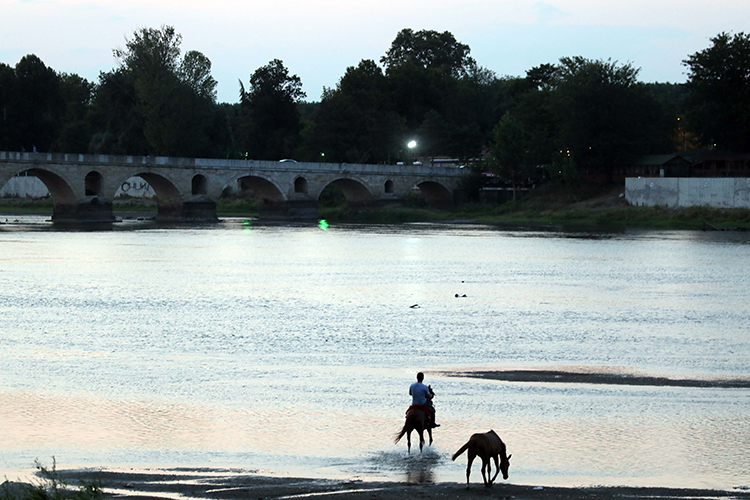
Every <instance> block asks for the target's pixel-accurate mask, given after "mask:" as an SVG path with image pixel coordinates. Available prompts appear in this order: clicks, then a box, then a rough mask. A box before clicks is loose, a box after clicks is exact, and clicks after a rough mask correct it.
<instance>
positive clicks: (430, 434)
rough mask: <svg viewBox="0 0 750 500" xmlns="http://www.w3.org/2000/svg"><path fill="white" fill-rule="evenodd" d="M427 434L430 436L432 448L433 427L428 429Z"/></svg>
mask: <svg viewBox="0 0 750 500" xmlns="http://www.w3.org/2000/svg"><path fill="white" fill-rule="evenodd" d="M427 434H429V436H430V446H432V427H428V428H427Z"/></svg>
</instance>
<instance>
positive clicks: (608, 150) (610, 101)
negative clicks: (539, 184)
mask: <svg viewBox="0 0 750 500" xmlns="http://www.w3.org/2000/svg"><path fill="white" fill-rule="evenodd" d="M637 75H638V69H636V68H634V67H633V66H632V65H630V64H624V65H618V64H617V63H615V62H612V61H609V60H608V61H602V60H590V59H585V58H582V57H572V58H569V57H565V58H562V59H560V63H559V64H557V65H541V66H538V67H536V68H532V69H531V70H529V71H528V72H527V75H526V78H525V79H523V80H522V81H518V82H517V83H516V84H515V89H513V91H512V93H513V101H514V102H513V105H512V106H511V109H510V111H509V113H508V115H506V116H505V117H504V118H503V119H502V120H501V121H500V122H499V123H498V126H497V127H496V128H495V137H494V139H495V140H494V147H493V153H494V155H493V156H494V159H495V163H496V168H497V169H498V171H500V172H501V173H503V175H505V176H506V178H509V179H512V178H514V176H516V175H517V174H518V173H519V172H520V173H521V175H523V176H525V175H527V174H528V173H529V172H532V173H538V172H539V169H538V168H537V167H539V166H542V165H544V166H547V167H548V170H549V172H550V174H551V175H552V176H553V177H557V178H564V179H567V180H572V179H577V178H578V177H579V174H587V175H588V176H589V177H590V178H592V179H593V178H598V179H599V180H602V181H608V180H611V178H612V174H613V171H614V169H615V167H617V166H620V165H625V164H627V163H628V162H630V161H631V160H632V159H634V158H635V157H637V156H639V155H644V154H652V153H663V152H668V151H671V150H672V145H671V143H670V123H671V122H670V120H669V119H668V116H667V113H666V111H665V108H664V107H663V106H662V105H661V104H660V103H659V102H657V100H656V99H655V98H654V97H653V94H652V93H651V92H649V91H648V89H647V88H646V87H645V85H643V84H642V83H639V82H638V79H637Z"/></svg>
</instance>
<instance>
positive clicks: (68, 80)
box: [55, 73, 95, 153]
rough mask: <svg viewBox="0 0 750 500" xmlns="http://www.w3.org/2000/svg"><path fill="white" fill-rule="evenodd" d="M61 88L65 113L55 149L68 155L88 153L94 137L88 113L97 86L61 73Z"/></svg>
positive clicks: (75, 76)
mask: <svg viewBox="0 0 750 500" xmlns="http://www.w3.org/2000/svg"><path fill="white" fill-rule="evenodd" d="M60 87H61V90H62V95H63V99H64V101H65V112H64V114H63V118H62V129H61V131H60V134H59V136H58V137H57V140H56V141H55V149H56V150H57V151H64V152H68V153H87V152H88V148H89V144H90V142H91V136H92V133H91V127H90V125H89V122H88V113H89V109H90V107H91V103H92V99H93V96H94V90H95V85H94V84H93V83H91V82H89V81H88V80H86V79H85V78H82V77H80V76H78V75H76V74H70V73H61V74H60Z"/></svg>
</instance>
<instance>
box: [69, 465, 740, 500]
mask: <svg viewBox="0 0 750 500" xmlns="http://www.w3.org/2000/svg"><path fill="white" fill-rule="evenodd" d="M57 472H58V474H59V477H60V478H61V479H62V480H63V481H65V482H66V483H67V484H69V485H77V484H79V482H80V481H97V482H98V483H99V485H100V486H101V487H102V489H103V490H104V492H105V496H106V497H107V498H121V499H129V498H133V499H137V500H147V499H164V498H167V499H177V498H183V499H190V498H209V499H216V500H234V499H253V500H255V499H258V500H263V499H269V500H270V499H279V500H281V499H292V498H308V497H309V498H317V497H322V498H327V497H330V498H335V499H350V498H351V499H373V498H378V499H385V500H414V499H417V498H462V499H472V498H502V499H514V500H547V499H555V500H567V499H571V500H573V499H583V500H589V499H591V500H594V499H597V500H620V499H628V500H629V499H641V498H643V499H659V500H662V499H678V500H680V499H685V500H693V499H723V498H727V499H732V498H733V499H739V500H750V491H748V490H734V491H714V490H694V489H673V488H629V487H596V488H547V487H544V488H542V487H534V486H518V485H513V484H508V483H504V482H501V483H498V484H496V485H494V486H492V487H491V488H485V487H484V486H482V484H481V474H479V482H474V481H476V479H477V478H476V477H475V475H474V474H472V480H473V481H472V484H471V488H470V489H469V490H467V489H466V485H465V484H459V483H437V484H433V483H421V484H410V483H399V482H362V481H336V480H320V479H304V478H292V477H289V478H278V477H262V476H256V475H253V474H248V473H239V472H237V471H230V470H221V469H178V470H160V471H151V472H145V473H129V472H109V471H91V470H78V471H76V470H72V471H59V470H58V471H57ZM476 472H478V471H476ZM511 479H512V476H511Z"/></svg>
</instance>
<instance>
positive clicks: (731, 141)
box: [683, 33, 750, 151]
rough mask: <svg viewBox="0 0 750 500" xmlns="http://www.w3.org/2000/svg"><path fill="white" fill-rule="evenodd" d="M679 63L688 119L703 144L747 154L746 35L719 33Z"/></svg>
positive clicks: (749, 71)
mask: <svg viewBox="0 0 750 500" xmlns="http://www.w3.org/2000/svg"><path fill="white" fill-rule="evenodd" d="M711 44H712V45H711V46H710V47H708V48H707V49H704V50H701V51H699V52H696V53H695V54H692V55H691V56H689V57H688V58H687V59H685V60H684V61H683V64H684V65H685V66H687V67H688V81H687V87H688V91H689V97H688V117H689V119H690V123H691V126H692V127H693V129H694V130H695V132H696V133H697V134H698V136H699V137H700V138H701V139H702V140H703V142H704V143H706V144H711V145H716V146H717V147H718V148H723V149H731V150H737V151H750V35H748V34H745V33H737V34H735V35H731V34H728V33H720V34H718V35H717V36H715V37H713V38H711Z"/></svg>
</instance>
